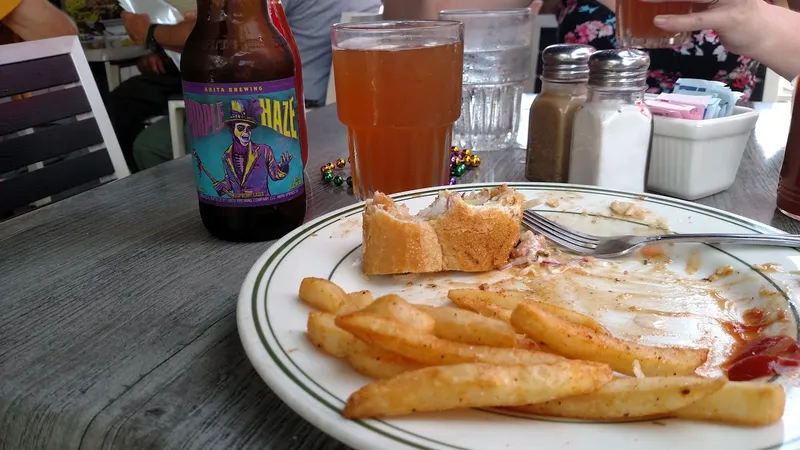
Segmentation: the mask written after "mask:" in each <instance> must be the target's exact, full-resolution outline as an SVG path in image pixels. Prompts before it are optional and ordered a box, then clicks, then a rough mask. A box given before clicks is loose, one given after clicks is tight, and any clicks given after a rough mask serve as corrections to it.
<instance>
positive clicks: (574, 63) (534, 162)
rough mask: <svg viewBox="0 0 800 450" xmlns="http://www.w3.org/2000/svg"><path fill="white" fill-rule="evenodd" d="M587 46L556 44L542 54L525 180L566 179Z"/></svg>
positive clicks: (583, 86)
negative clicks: (538, 91) (541, 67)
mask: <svg viewBox="0 0 800 450" xmlns="http://www.w3.org/2000/svg"><path fill="white" fill-rule="evenodd" d="M594 51H595V49H594V47H592V46H589V45H581V44H556V45H551V46H548V47H547V48H545V49H544V51H543V52H542V60H543V62H544V67H543V69H542V77H541V79H542V91H541V92H540V93H539V95H537V96H536V100H534V102H533V104H532V105H531V109H530V115H529V118H528V120H529V122H528V152H527V155H526V158H525V178H527V179H528V180H529V181H546V182H555V183H566V182H567V178H568V176H569V158H570V145H571V143H572V123H573V119H574V118H575V113H576V112H577V111H578V108H580V107H581V105H583V103H584V102H585V101H586V82H587V81H588V80H589V56H591V54H592V53H594Z"/></svg>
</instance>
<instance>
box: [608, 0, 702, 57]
mask: <svg viewBox="0 0 800 450" xmlns="http://www.w3.org/2000/svg"><path fill="white" fill-rule="evenodd" d="M693 5H694V3H692V2H665V3H649V2H643V1H641V0H617V11H616V15H617V42H618V44H619V46H620V47H622V48H668V47H675V46H679V45H682V44H683V43H684V42H686V41H687V40H689V37H690V33H674V32H671V31H664V30H662V29H661V28H658V27H657V26H655V24H653V19H655V17H656V16H659V15H662V14H689V13H691V12H692V11H693V10H694V9H693V8H694V6H693Z"/></svg>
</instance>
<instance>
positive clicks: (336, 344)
mask: <svg viewBox="0 0 800 450" xmlns="http://www.w3.org/2000/svg"><path fill="white" fill-rule="evenodd" d="M335 319H336V316H334V315H333V314H329V313H325V312H319V311H311V312H310V313H309V314H308V339H309V340H310V341H311V343H312V344H314V345H315V346H316V347H317V348H319V349H320V350H322V351H323V352H324V353H326V354H328V355H330V356H333V357H336V358H344V359H345V360H346V361H347V363H348V364H349V365H350V367H352V368H353V369H355V371H356V372H358V373H360V374H362V375H365V376H368V377H371V378H388V377H393V376H395V375H397V374H400V373H403V372H407V371H409V370H415V369H419V368H421V367H424V366H423V365H422V364H420V363H418V362H416V361H412V360H410V359H408V358H404V357H402V356H400V355H395V354H393V353H390V352H387V351H385V350H382V349H380V348H375V347H371V346H370V345H369V344H367V343H366V342H364V341H362V340H360V339H358V338H356V337H355V336H353V335H352V334H350V333H348V332H347V331H344V330H343V329H341V328H339V327H337V326H336V324H335V323H334V320H335Z"/></svg>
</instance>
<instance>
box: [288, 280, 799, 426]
mask: <svg viewBox="0 0 800 450" xmlns="http://www.w3.org/2000/svg"><path fill="white" fill-rule="evenodd" d="M299 296H300V299H301V300H302V301H304V302H305V303H307V304H308V305H310V306H311V307H313V308H314V309H316V311H312V312H310V313H309V316H308V338H309V340H310V341H311V342H312V343H313V344H314V345H315V346H316V347H317V348H319V349H320V350H321V351H322V352H324V353H326V354H328V355H330V356H333V357H335V358H341V359H343V360H345V361H346V362H347V363H348V364H349V365H350V366H351V367H352V368H353V369H354V370H355V371H356V372H358V373H360V374H362V375H365V376H367V377H370V378H374V379H376V381H374V382H372V383H370V384H367V385H366V386H364V387H362V388H361V389H359V390H358V391H356V392H354V393H353V394H352V395H350V397H349V398H348V400H347V404H346V406H345V408H344V411H343V414H344V416H345V417H348V418H353V419H355V418H367V417H390V416H398V415H405V414H411V413H414V412H422V411H442V410H449V409H460V408H488V407H495V408H507V409H511V410H514V411H516V412H522V413H528V414H535V415H539V416H551V417H564V418H573V419H584V420H592V421H618V420H633V419H655V418H667V417H677V418H682V419H692V420H703V421H712V422H719V423H727V424H735V425H743V426H763V425H769V424H772V423H774V422H777V421H779V420H781V417H782V416H783V410H784V405H785V401H786V396H785V393H784V391H783V388H782V387H781V386H780V385H778V384H776V383H765V382H757V381H756V382H731V381H728V380H727V379H725V378H703V377H699V376H697V375H695V374H694V372H695V369H697V368H698V367H699V366H701V365H702V364H703V363H704V362H705V360H706V358H707V355H708V351H707V350H703V349H694V348H684V347H653V346H647V345H642V344H638V343H634V342H628V341H624V340H621V339H618V338H616V337H614V336H613V335H612V334H611V333H609V332H608V330H606V329H605V328H604V327H603V326H602V325H601V324H599V323H598V322H597V321H595V320H594V319H592V318H591V317H588V316H586V315H583V314H580V313H577V312H575V311H572V310H569V309H564V308H561V307H558V306H555V305H551V304H548V303H544V302H540V301H536V300H533V299H530V298H527V297H525V296H523V295H520V294H509V293H498V292H490V291H484V290H480V289H455V290H451V291H449V293H448V298H449V299H450V301H451V302H452V303H453V304H455V305H456V306H455V307H450V306H439V307H433V306H427V305H417V304H412V303H409V302H407V301H405V300H404V299H402V298H401V297H399V296H397V295H394V294H390V295H385V296H382V297H379V298H377V299H375V298H373V296H372V294H371V293H370V292H369V291H359V292H351V293H346V292H345V291H344V290H343V289H342V288H341V287H339V286H337V285H336V284H334V283H332V282H330V281H328V280H324V279H319V278H306V279H304V280H303V281H302V283H301V285H300V292H299Z"/></svg>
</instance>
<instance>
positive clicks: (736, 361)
mask: <svg viewBox="0 0 800 450" xmlns="http://www.w3.org/2000/svg"><path fill="white" fill-rule="evenodd" d="M726 366H727V368H728V379H729V380H731V381H749V380H754V379H756V378H762V377H768V376H772V375H776V374H778V373H780V372H782V371H783V369H786V368H787V367H800V346H798V345H797V342H796V341H795V340H794V339H792V338H790V337H788V336H769V337H765V338H761V339H759V340H757V341H753V342H751V343H749V344H748V345H747V346H746V347H744V348H743V349H742V350H741V351H740V352H739V353H738V354H737V355H736V356H734V357H733V358H731V359H730V360H729V361H728V363H727V364H726Z"/></svg>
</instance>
